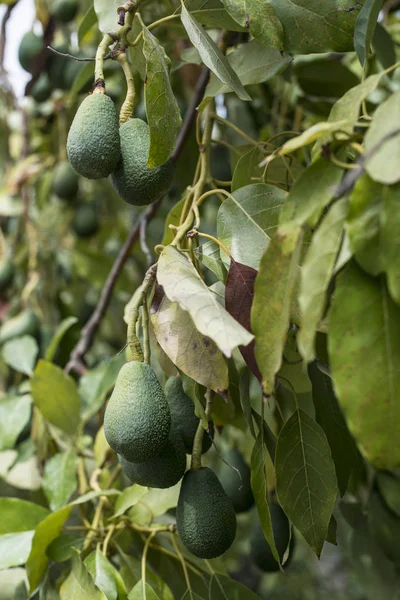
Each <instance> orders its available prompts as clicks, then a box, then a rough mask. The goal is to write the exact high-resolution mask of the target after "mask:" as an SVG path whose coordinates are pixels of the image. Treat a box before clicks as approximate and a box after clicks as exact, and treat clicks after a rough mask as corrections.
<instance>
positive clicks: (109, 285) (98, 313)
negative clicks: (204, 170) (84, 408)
mask: <svg viewBox="0 0 400 600" xmlns="http://www.w3.org/2000/svg"><path fill="white" fill-rule="evenodd" d="M209 74H210V73H209V70H208V69H207V68H204V69H203V72H202V73H201V75H200V77H199V80H198V83H197V86H196V90H195V93H194V95H193V98H192V101H191V103H190V105H189V107H188V109H187V112H186V115H185V118H184V121H183V124H182V127H181V130H180V132H179V135H178V138H177V142H176V146H175V150H174V152H173V154H172V156H171V160H172V162H173V164H176V161H177V160H178V158H179V156H180V155H181V152H182V150H183V148H184V146H185V142H186V140H187V138H188V137H189V134H190V131H191V129H192V126H193V123H194V121H195V119H196V109H197V106H198V105H199V103H200V102H201V100H202V98H203V96H204V92H205V89H206V86H207V83H208V78H209ZM162 201H163V197H161V198H159V199H158V200H156V202H153V204H150V205H149V206H148V207H147V209H146V210H145V211H144V212H143V213H142V214H141V215H140V217H139V219H138V221H137V223H136V225H135V226H134V227H133V229H132V230H131V232H130V234H129V236H128V237H127V239H126V242H125V243H124V245H123V246H122V248H121V250H120V252H119V254H118V256H117V258H116V260H115V262H114V264H113V266H112V268H111V271H110V273H109V275H108V277H107V280H106V282H105V284H104V287H103V289H102V291H101V294H100V298H99V301H98V303H97V306H96V308H95V310H94V312H93V314H92V316H91V317H90V319H89V321H88V322H87V323H86V325H85V327H83V329H82V331H81V335H80V339H79V341H78V343H77V344H76V346H75V348H74V349H73V350H72V352H71V355H70V360H69V361H68V364H67V365H66V367H65V371H66V372H67V373H70V372H75V373H76V374H77V375H83V374H84V373H85V372H86V370H87V369H86V365H85V356H86V354H87V352H88V351H89V350H90V348H91V347H92V344H93V341H94V337H95V335H96V332H97V330H98V328H99V326H100V323H101V321H102V319H103V317H104V315H105V313H106V311H107V308H108V305H109V304H110V300H111V296H112V293H113V290H114V287H115V284H116V283H117V281H118V278H119V276H120V274H121V272H122V269H123V267H124V264H125V263H126V261H127V259H128V257H129V254H130V252H131V250H132V248H133V245H134V244H135V242H136V241H137V240H138V239H139V238H140V232H141V231H143V230H145V229H146V226H147V224H148V223H149V222H150V221H151V219H152V218H153V217H154V215H155V214H156V213H157V210H158V208H159V206H160V205H161V203H162Z"/></svg>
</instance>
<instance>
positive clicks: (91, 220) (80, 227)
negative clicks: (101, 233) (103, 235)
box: [72, 204, 99, 238]
mask: <svg viewBox="0 0 400 600" xmlns="http://www.w3.org/2000/svg"><path fill="white" fill-rule="evenodd" d="M72 227H73V229H74V231H75V233H76V235H77V236H78V237H81V238H86V237H91V236H92V235H94V234H95V233H97V231H98V229H99V218H98V216H97V211H96V207H95V206H94V204H81V205H80V206H78V208H77V209H76V212H75V216H74V218H73V221H72Z"/></svg>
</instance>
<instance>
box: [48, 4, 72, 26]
mask: <svg viewBox="0 0 400 600" xmlns="http://www.w3.org/2000/svg"><path fill="white" fill-rule="evenodd" d="M77 12H78V2H77V0H55V1H54V3H53V10H52V15H53V17H54V18H55V19H56V20H57V21H60V22H61V23H69V22H70V21H72V19H73V18H74V17H75V15H76V13H77Z"/></svg>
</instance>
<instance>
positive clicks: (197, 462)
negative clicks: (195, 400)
mask: <svg viewBox="0 0 400 600" xmlns="http://www.w3.org/2000/svg"><path fill="white" fill-rule="evenodd" d="M205 397H206V408H205V411H204V412H205V415H206V417H207V422H208V421H209V420H210V417H211V409H212V397H211V390H207V391H206V394H205ZM203 436H204V427H203V422H202V419H200V420H199V424H198V426H197V431H196V435H195V436H194V440H193V452H192V460H191V462H190V468H191V469H193V470H195V471H196V470H198V469H201V453H202V449H203Z"/></svg>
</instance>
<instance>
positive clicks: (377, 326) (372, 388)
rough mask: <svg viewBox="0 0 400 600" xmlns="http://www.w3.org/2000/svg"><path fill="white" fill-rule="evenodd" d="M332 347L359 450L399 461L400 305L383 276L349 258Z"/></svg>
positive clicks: (389, 464) (337, 297)
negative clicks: (373, 275)
mask: <svg viewBox="0 0 400 600" xmlns="http://www.w3.org/2000/svg"><path fill="white" fill-rule="evenodd" d="M328 349H329V356H330V361H331V370H332V377H333V383H334V388H335V392H336V395H337V397H338V400H339V404H340V406H341V408H342V410H343V412H344V415H345V418H346V421H347V425H348V427H349V429H350V432H351V433H352V434H353V436H354V437H355V439H356V441H357V443H358V445H359V447H360V450H361V452H362V453H363V454H364V456H365V457H366V458H367V459H368V460H369V461H370V462H371V463H372V464H373V465H374V466H376V467H377V468H381V469H392V468H394V467H396V466H400V446H399V444H398V439H399V436H400V307H399V306H396V305H395V304H394V302H393V301H392V299H391V298H390V296H389V294H388V291H387V288H386V285H385V282H384V280H383V278H380V279H374V278H372V277H370V276H368V275H366V274H365V273H364V272H362V271H361V269H359V268H358V267H357V266H356V265H355V264H354V263H349V264H348V265H347V266H346V267H345V268H344V270H343V271H342V272H341V273H340V274H339V275H338V277H337V284H336V289H335V294H334V297H333V301H332V306H331V309H330V312H329V335H328Z"/></svg>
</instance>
